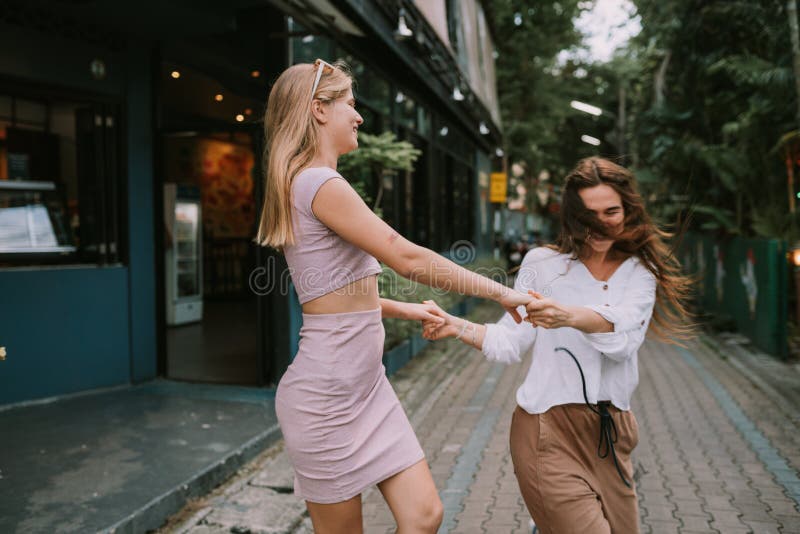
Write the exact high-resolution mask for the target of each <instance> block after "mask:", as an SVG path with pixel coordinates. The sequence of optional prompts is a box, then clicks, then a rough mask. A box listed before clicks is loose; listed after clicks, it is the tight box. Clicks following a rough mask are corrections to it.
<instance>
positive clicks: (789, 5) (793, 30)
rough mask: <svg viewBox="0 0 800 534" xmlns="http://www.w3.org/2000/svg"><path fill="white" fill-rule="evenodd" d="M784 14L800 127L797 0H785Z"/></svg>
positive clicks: (799, 46)
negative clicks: (785, 16) (787, 30)
mask: <svg viewBox="0 0 800 534" xmlns="http://www.w3.org/2000/svg"><path fill="white" fill-rule="evenodd" d="M786 15H787V17H788V19H789V35H790V36H791V39H792V59H793V63H794V83H795V89H796V92H797V117H796V118H797V125H798V127H800V31H798V28H797V0H787V1H786Z"/></svg>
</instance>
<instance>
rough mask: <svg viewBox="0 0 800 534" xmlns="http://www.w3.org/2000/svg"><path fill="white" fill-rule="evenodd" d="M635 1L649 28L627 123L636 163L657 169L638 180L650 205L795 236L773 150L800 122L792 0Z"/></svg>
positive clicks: (640, 45) (637, 45)
mask: <svg viewBox="0 0 800 534" xmlns="http://www.w3.org/2000/svg"><path fill="white" fill-rule="evenodd" d="M633 1H634V3H635V5H636V7H637V10H638V13H639V15H640V16H641V23H642V32H641V34H640V35H639V36H638V37H637V38H636V39H634V40H633V42H632V43H631V44H630V45H629V47H628V50H627V54H628V55H629V56H630V57H635V58H636V64H637V68H638V74H637V75H636V77H635V78H636V80H637V81H636V83H634V84H632V89H633V95H632V96H633V98H632V101H631V104H632V109H631V115H632V117H633V119H632V125H631V128H630V129H629V130H630V133H631V135H632V136H633V137H632V138H633V139H635V141H636V153H635V154H634V159H635V161H636V162H637V167H641V168H644V169H647V172H648V173H649V176H652V175H656V176H658V177H659V178H660V179H658V180H647V181H645V182H644V183H643V184H642V189H643V191H644V192H645V193H646V196H647V197H648V198H649V200H650V201H651V205H656V206H657V208H655V210H654V211H656V212H660V213H661V214H671V215H672V216H675V215H678V214H684V215H685V214H686V213H687V212H688V211H689V210H692V213H693V225H694V226H695V227H696V228H699V229H703V230H709V229H717V230H724V231H727V232H731V233H742V234H745V235H753V234H756V235H763V236H770V237H787V236H789V235H790V234H791V233H792V232H794V231H795V230H794V229H795V227H796V221H795V220H794V218H792V217H790V216H788V215H787V212H788V199H787V188H786V171H785V167H784V164H783V161H782V159H781V157H780V154H776V152H778V150H777V149H776V144H777V143H778V140H779V139H780V138H781V136H783V135H784V134H785V133H786V132H787V131H789V130H793V129H796V128H797V125H796V124H795V117H794V110H795V109H797V106H796V101H797V100H796V99H797V95H796V93H795V91H794V85H793V82H794V74H793V71H792V57H791V48H790V45H789V24H788V22H787V13H786V9H785V7H786V1H785V0H761V1H759V2H752V1H744V0H741V1H737V0H669V1H663V0H633ZM666 58H668V62H666V61H665V59H666ZM665 64H666V66H667V67H666V71H665V72H666V73H665V76H664V77H663V80H661V82H662V83H661V84H660V86H661V87H663V93H662V94H663V99H661V100H660V101H659V99H657V98H656V92H657V89H658V87H659V83H658V82H657V79H658V73H659V70H660V69H661V67H662V66H663V65H665ZM674 193H680V194H681V196H682V197H686V199H687V200H681V201H680V202H673V201H672V195H673V194H674ZM653 201H654V202H653Z"/></svg>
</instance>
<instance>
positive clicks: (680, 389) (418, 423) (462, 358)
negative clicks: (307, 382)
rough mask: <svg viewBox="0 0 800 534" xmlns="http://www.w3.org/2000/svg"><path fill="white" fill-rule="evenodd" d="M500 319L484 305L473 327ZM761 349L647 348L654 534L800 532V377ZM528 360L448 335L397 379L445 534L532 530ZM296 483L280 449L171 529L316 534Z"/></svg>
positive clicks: (380, 508) (379, 526)
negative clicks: (520, 416) (526, 482)
mask: <svg viewBox="0 0 800 534" xmlns="http://www.w3.org/2000/svg"><path fill="white" fill-rule="evenodd" d="M498 316H499V312H498V311H497V307H496V306H494V305H492V304H484V305H481V306H479V307H478V308H477V309H476V310H475V312H474V314H473V317H472V318H473V320H481V321H489V320H494V319H495V318H497V317H498ZM753 354H754V353H751V352H749V351H745V350H744V349H742V348H741V347H739V346H728V345H726V344H725V343H721V342H720V341H719V340H718V339H712V338H708V337H705V336H701V337H700V338H699V339H698V340H697V341H695V342H693V343H691V344H690V346H689V347H687V349H680V348H676V347H673V346H669V345H665V344H662V343H658V342H655V341H647V342H646V343H645V345H644V346H643V348H642V350H641V351H640V353H639V372H640V383H639V387H638V389H637V391H636V394H635V395H634V399H633V410H634V412H635V413H636V416H637V419H638V421H639V428H640V442H639V445H638V447H637V448H636V450H635V451H634V457H633V461H634V465H635V468H636V473H635V478H636V480H637V493H638V495H639V505H640V515H641V528H642V532H643V533H645V534H648V533H652V534H662V533H682V534H691V533H717V534H738V533H745V532H747V533H756V534H762V533H773V532H775V533H798V534H800V510H799V509H798V500H800V479H799V478H798V470H799V469H800V428H799V427H800V411H798V403H797V402H796V400H797V399H800V371H798V369H797V367H796V366H791V365H787V364H784V363H782V362H779V361H777V360H775V359H773V358H769V357H765V356H763V355H761V356H759V355H757V354H756V355H755V356H754V355H753ZM527 365H528V364H527V363H523V364H516V365H508V366H506V365H501V364H492V363H489V362H487V361H486V360H485V359H484V358H483V356H482V355H481V354H480V352H478V351H476V350H473V349H470V348H467V347H466V346H464V345H462V344H460V343H459V342H457V341H453V340H448V341H440V342H436V343H434V344H432V345H431V346H430V347H429V348H427V349H426V350H425V351H424V353H423V354H421V355H420V356H419V357H417V358H415V359H414V360H412V362H411V363H410V364H409V365H408V366H407V367H406V368H404V369H402V370H401V371H399V372H398V373H397V374H396V375H394V376H393V377H392V384H393V386H394V387H395V390H396V391H397V393H398V396H399V397H400V399H401V402H402V403H403V405H404V407H405V408H406V410H407V412H408V414H409V417H410V419H411V422H412V424H413V425H414V428H415V429H416V431H417V436H418V437H419V439H420V442H421V443H422V446H423V449H424V450H425V454H426V457H427V460H428V462H429V464H430V466H431V471H432V473H433V476H434V479H435V482H436V486H437V488H439V492H440V495H441V497H442V501H443V502H444V504H445V518H444V522H443V525H442V528H441V529H440V532H441V533H445V532H446V533H451V534H457V533H462V534H466V533H481V534H483V533H486V534H501V533H529V532H530V526H529V524H530V516H529V515H528V512H527V510H526V509H525V505H524V503H523V501H522V498H521V496H520V494H519V489H518V487H517V482H516V479H515V477H514V473H513V469H512V465H511V457H510V454H509V451H508V432H509V426H510V424H511V414H512V412H513V409H514V407H515V404H516V402H515V393H516V389H517V386H518V385H519V383H520V382H521V380H522V379H523V378H524V376H525V373H526V371H527ZM773 386H774V387H773ZM290 486H291V469H290V467H289V466H288V463H287V462H286V459H285V453H283V452H282V451H281V448H280V446H277V447H275V448H273V449H272V450H271V451H267V452H266V453H264V455H262V457H261V458H259V459H258V460H256V461H255V462H253V464H252V465H251V466H249V467H248V468H246V469H244V470H242V473H241V474H240V475H238V476H237V477H235V478H234V479H232V481H229V482H228V483H227V484H226V485H225V486H224V487H222V488H220V489H219V490H217V491H216V492H215V493H214V494H213V495H212V496H209V497H208V498H206V499H205V500H202V501H200V502H196V503H193V505H192V506H191V507H187V510H186V511H185V512H184V513H183V514H182V516H183V517H179V518H178V519H175V518H173V520H172V521H171V522H170V524H169V525H168V526H167V527H166V528H164V529H163V531H164V532H181V533H185V532H189V533H193V534H200V533H203V534H207V533H211V532H231V531H233V532H275V533H278V532H285V533H287V534H307V533H310V532H311V525H310V521H309V520H308V517H307V516H306V515H305V513H304V510H303V509H304V506H303V505H302V503H301V502H300V501H299V500H297V499H296V498H294V497H293V496H291V494H287V490H290ZM363 501H364V505H363V512H364V526H365V532H367V533H368V534H372V533H389V532H394V531H395V529H396V526H395V523H394V519H393V518H392V515H391V512H390V511H389V508H388V507H387V505H386V503H385V502H384V501H383V498H382V497H381V495H380V492H379V491H378V490H377V489H375V488H373V489H370V490H368V491H367V492H366V493H365V494H364V496H363ZM620 534H624V533H620Z"/></svg>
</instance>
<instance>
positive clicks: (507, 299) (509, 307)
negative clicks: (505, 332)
mask: <svg viewBox="0 0 800 534" xmlns="http://www.w3.org/2000/svg"><path fill="white" fill-rule="evenodd" d="M529 293H531V292H530V291H529ZM532 300H533V298H531V296H530V295H526V294H525V293H520V292H519V291H516V290H514V289H509V290H508V292H507V293H505V294H504V295H503V296H501V297H500V299H499V300H498V301H497V302H499V303H500V305H501V306H503V308H505V309H506V311H507V312H508V313H509V314H510V315H511V317H513V318H514V320H515V321H516V322H517V323H518V324H519V323H521V322H522V316H521V315H520V314H519V312H518V311H517V308H518V307H519V306H526V307H527V305H528V303H530V302H531V301H532ZM529 315H530V312H529Z"/></svg>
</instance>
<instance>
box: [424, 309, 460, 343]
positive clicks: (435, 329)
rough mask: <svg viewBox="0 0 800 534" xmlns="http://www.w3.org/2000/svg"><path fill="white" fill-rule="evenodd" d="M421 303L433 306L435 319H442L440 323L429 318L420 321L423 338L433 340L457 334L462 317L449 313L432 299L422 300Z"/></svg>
mask: <svg viewBox="0 0 800 534" xmlns="http://www.w3.org/2000/svg"><path fill="white" fill-rule="evenodd" d="M423 304H426V305H429V306H434V307H435V308H436V311H435V312H434V313H435V314H436V316H437V319H441V321H442V322H441V323H440V322H437V321H430V320H429V321H422V337H423V338H424V339H430V340H431V341H435V340H437V339H444V338H446V337H456V336H457V335H458V332H459V330H460V329H461V326H462V323H463V322H464V320H463V319H459V318H458V317H455V316H453V315H450V314H449V313H447V312H446V311H444V310H443V309H441V308H440V307H439V305H438V304H436V303H435V302H434V301H432V300H426V301H423Z"/></svg>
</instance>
